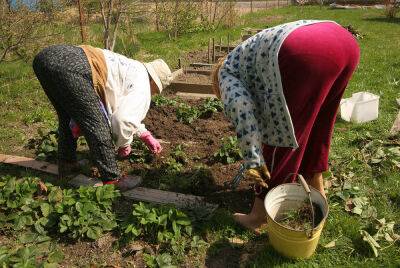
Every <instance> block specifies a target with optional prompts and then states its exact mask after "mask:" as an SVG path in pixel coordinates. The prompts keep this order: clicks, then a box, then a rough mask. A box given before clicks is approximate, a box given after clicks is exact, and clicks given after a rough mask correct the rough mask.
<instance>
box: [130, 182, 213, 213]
mask: <svg viewBox="0 0 400 268" xmlns="http://www.w3.org/2000/svg"><path fill="white" fill-rule="evenodd" d="M122 195H123V196H124V197H126V198H128V199H131V200H136V201H145V202H150V203H156V204H173V205H175V206H177V207H181V208H185V207H190V208H193V207H206V208H210V209H215V208H216V207H217V205H215V204H210V203H207V202H205V200H204V198H203V197H200V196H194V195H187V194H181V193H174V192H167V191H162V190H157V189H149V188H144V187H136V188H135V189H132V190H129V191H126V192H123V193H122Z"/></svg>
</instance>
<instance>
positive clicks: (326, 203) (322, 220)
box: [264, 182, 329, 233]
mask: <svg viewBox="0 0 400 268" xmlns="http://www.w3.org/2000/svg"><path fill="white" fill-rule="evenodd" d="M285 185H293V186H300V187H301V188H303V186H302V185H301V184H300V183H297V182H290V183H282V184H279V185H277V186H275V187H273V188H272V189H271V190H269V191H268V193H267V195H266V196H265V198H264V209H265V212H266V213H267V216H268V218H270V219H271V220H272V221H273V222H274V223H275V224H277V225H279V226H280V227H282V228H284V229H287V230H290V231H293V232H297V233H304V232H306V231H307V230H301V231H299V230H295V229H292V228H290V227H287V226H284V225H282V224H280V223H279V222H277V221H276V220H275V219H274V218H273V217H272V216H271V215H270V214H269V213H268V210H267V207H266V201H267V197H268V196H269V195H270V193H271V192H272V191H273V190H276V189H277V188H279V187H282V186H285ZM308 187H310V189H311V190H314V191H315V192H317V193H318V194H319V195H320V196H321V198H322V200H324V204H325V207H326V215H325V216H324V217H323V218H322V219H321V221H320V222H319V223H318V225H317V226H316V227H314V228H312V229H311V230H312V231H315V230H317V229H318V228H319V227H320V225H321V224H322V223H324V222H325V221H326V219H327V218H328V215H329V205H328V200H327V199H326V198H324V197H323V196H322V194H321V193H320V191H318V190H317V189H315V188H314V187H312V186H311V185H308ZM303 189H304V188H303ZM321 209H322V208H321Z"/></svg>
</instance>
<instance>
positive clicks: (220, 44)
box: [219, 37, 222, 53]
mask: <svg viewBox="0 0 400 268" xmlns="http://www.w3.org/2000/svg"><path fill="white" fill-rule="evenodd" d="M221 51H222V37H220V38H219V53H221Z"/></svg>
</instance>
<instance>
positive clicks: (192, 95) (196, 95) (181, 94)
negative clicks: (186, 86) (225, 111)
mask: <svg viewBox="0 0 400 268" xmlns="http://www.w3.org/2000/svg"><path fill="white" fill-rule="evenodd" d="M176 95H177V96H179V97H181V98H185V99H205V98H216V96H215V95H214V94H202V93H187V92H177V93H176Z"/></svg>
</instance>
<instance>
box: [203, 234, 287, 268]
mask: <svg viewBox="0 0 400 268" xmlns="http://www.w3.org/2000/svg"><path fill="white" fill-rule="evenodd" d="M289 263H294V261H293V260H290V259H288V258H285V257H282V256H281V255H279V254H278V253H277V252H276V251H275V250H274V249H273V247H272V246H271V245H270V244H269V243H268V237H267V235H265V234H264V235H261V236H259V237H256V238H255V239H253V240H250V241H249V242H247V243H244V244H235V243H231V242H230V241H229V240H228V239H221V240H218V241H217V242H215V243H213V244H212V245H211V246H210V247H209V248H208V250H207V256H206V261H205V265H206V266H207V267H209V268H211V267H216V268H217V267H218V268H220V267H274V266H277V265H284V264H289Z"/></svg>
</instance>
